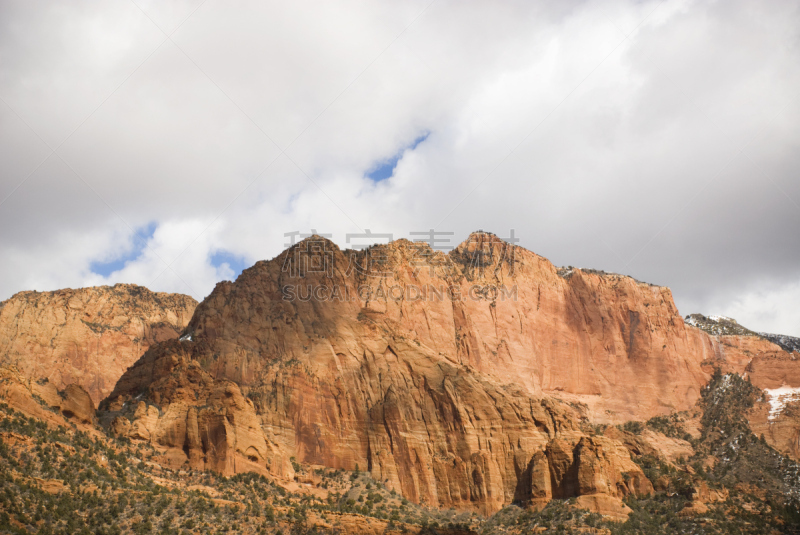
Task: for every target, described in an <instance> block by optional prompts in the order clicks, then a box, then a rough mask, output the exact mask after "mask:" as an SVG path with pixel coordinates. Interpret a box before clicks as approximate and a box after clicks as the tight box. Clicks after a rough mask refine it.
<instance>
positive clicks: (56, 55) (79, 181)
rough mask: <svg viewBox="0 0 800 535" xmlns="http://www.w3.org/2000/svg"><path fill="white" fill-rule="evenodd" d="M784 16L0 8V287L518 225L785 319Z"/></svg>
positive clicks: (592, 7) (680, 289)
mask: <svg viewBox="0 0 800 535" xmlns="http://www.w3.org/2000/svg"><path fill="white" fill-rule="evenodd" d="M798 9H799V8H798V6H797V5H796V4H795V3H792V2H774V3H771V4H770V5H769V6H766V5H763V4H761V3H756V2H743V1H738V2H727V3H725V4H724V5H723V4H722V3H719V2H702V3H701V2H692V1H684V0H681V1H678V0H667V1H665V2H657V1H645V2H621V1H608V2H591V3H586V2H563V3H562V2H559V3H556V4H552V3H551V4H542V5H532V4H531V3H527V2H514V1H509V2H501V3H493V4H492V5H487V4H480V3H472V2H460V3H449V2H443V1H441V0H438V1H435V2H433V3H430V1H428V0H426V1H421V2H405V3H389V4H375V3H370V2H357V1H347V2H339V3H336V4H331V3H326V2H297V3H290V4H271V3H248V2H242V3H238V4H236V5H235V6H224V5H222V4H217V3H213V2H204V3H199V2H172V3H168V4H167V3H163V2H140V1H137V2H136V3H134V2H127V3H124V2H123V3H120V4H102V5H100V4H95V3H89V2H86V3H83V2H63V3H58V2H52V3H47V4H44V3H10V4H4V5H3V6H2V8H0V10H1V11H0V98H2V102H0V161H2V162H3V167H2V169H0V202H2V204H0V254H2V256H3V258H4V262H3V265H2V268H0V275H1V276H0V298H5V297H8V296H9V295H11V294H12V293H14V292H16V291H20V290H23V289H31V288H36V289H40V290H45V289H53V288H58V287H63V286H73V287H74V286H81V285H86V284H105V283H113V282H120V281H124V282H136V283H139V284H144V285H149V286H151V287H152V288H153V289H155V290H163V291H180V292H187V293H191V294H192V295H193V296H194V297H196V298H198V299H200V298H202V297H203V296H204V295H206V294H207V293H208V292H209V291H210V290H211V289H212V288H213V286H214V284H215V283H216V282H217V281H219V280H222V279H225V278H232V277H234V276H236V274H237V273H238V272H239V271H240V270H241V268H242V267H243V266H245V265H249V264H252V263H253V262H255V261H256V260H259V259H263V258H271V257H273V256H275V255H276V254H277V253H278V252H279V251H280V250H281V249H282V248H283V245H284V243H285V242H286V239H287V238H286V237H285V234H286V233H288V232H291V231H303V232H308V231H309V230H310V229H312V228H315V229H318V230H319V231H320V232H327V233H331V234H332V235H333V237H334V239H335V240H336V241H337V242H338V243H339V244H340V245H343V246H344V245H346V235H347V234H348V233H354V232H363V231H365V230H366V229H370V230H371V231H372V232H376V233H377V232H390V233H392V234H393V235H394V236H395V237H398V238H399V237H409V233H410V232H415V231H416V232H419V231H425V230H428V229H430V228H436V229H438V230H444V231H453V232H454V233H455V235H454V237H453V240H454V243H453V244H455V242H457V241H459V240H461V239H464V238H465V237H466V236H467V234H468V233H469V232H470V231H472V230H475V229H477V228H483V229H487V230H492V231H495V232H497V233H498V234H500V235H507V234H508V233H509V231H510V230H511V229H514V230H515V232H516V235H517V236H519V237H520V238H521V242H520V244H521V245H523V246H525V247H527V248H529V249H532V250H534V251H536V252H537V253H539V254H542V255H544V256H546V257H548V258H550V259H551V260H552V261H553V262H555V263H556V264H570V265H581V266H585V267H595V268H600V269H605V270H608V271H617V272H622V273H628V274H631V275H634V276H636V277H637V278H639V279H642V280H648V281H651V282H654V283H658V284H664V285H669V286H671V287H672V288H673V290H674V294H675V296H676V300H677V303H678V306H679V308H680V309H681V312H682V313H690V312H709V313H710V312H714V311H718V310H721V311H723V312H724V313H728V315H731V314H730V313H729V311H730V310H733V309H734V308H735V307H739V308H737V309H736V310H741V311H742V312H741V315H742V318H740V321H742V323H743V324H745V325H746V323H745V321H744V319H743V318H744V317H749V316H748V312H747V310H752V311H763V310H771V311H773V312H770V314H773V315H772V316H770V315H769V314H766V313H762V312H758V314H760V315H759V316H758V317H759V318H761V319H759V320H757V321H758V322H759V325H761V326H760V327H758V328H763V329H764V330H773V331H777V330H778V329H777V328H771V327H770V325H774V326H776V327H780V328H793V327H785V325H786V324H787V323H786V320H785V318H789V317H793V316H792V311H793V310H794V308H795V307H794V306H793V300H792V299H790V296H791V295H794V294H793V293H792V291H793V290H792V289H793V288H795V287H796V285H797V284H800V271H798V269H797V266H798V265H800V247H798V246H797V245H798V244H797V238H796V229H797V228H798V224H800V204H798V203H800V181H797V179H796V176H797V172H798V169H800V151H798V148H799V147H798V144H800V126H798V125H800V121H798V118H800V117H799V116H800V102H798V101H797V99H796V88H797V87H798V86H800V61H798V59H800V58H799V57H798V56H800V53H799V52H798V43H799V42H800V40H799V39H798V29H797V28H800V25H799V24H798V22H800V21H799V20H798V19H799V18H800V13H799V12H798ZM173 32H174V33H173ZM168 35H170V37H169V38H168V37H167V36H168ZM421 136H424V142H419V141H420V140H422V137H421ZM415 140H416V141H415ZM53 149H56V152H55V154H53V153H52V150H53ZM143 229H144V230H143ZM767 287H769V288H772V290H770V291H766V290H764V288H767ZM781 289H784V290H785V291H783V290H781ZM781 296H784V297H781ZM712 308H714V310H711V309H712ZM726 311H728V312H726ZM753 314H756V312H753ZM769 318H772V319H769ZM791 323H792V322H791V321H789V324H791ZM787 334H800V327H798V328H795V330H794V331H793V332H790V333H787Z"/></svg>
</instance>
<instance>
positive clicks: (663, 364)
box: [104, 234, 714, 512]
mask: <svg viewBox="0 0 800 535" xmlns="http://www.w3.org/2000/svg"><path fill="white" fill-rule="evenodd" d="M495 289H500V290H498V292H497V294H495ZM503 289H504V291H505V293H504V294H503V293H502V292H503ZM309 291H310V292H311V295H312V296H313V297H311V298H309ZM187 331H188V332H190V333H191V336H192V340H191V341H188V340H187V341H184V342H170V343H167V344H162V345H160V346H158V347H156V348H153V349H151V350H150V351H149V352H148V353H147V354H146V355H145V356H144V357H143V358H142V359H141V360H140V361H139V362H137V363H136V365H135V366H134V367H132V368H131V369H130V370H129V371H128V372H127V373H126V374H125V375H124V376H123V377H122V379H121V380H120V382H119V383H118V385H117V387H116V389H115V391H114V393H112V395H111V397H110V398H109V400H108V401H107V402H106V403H105V406H104V408H105V409H107V411H108V413H109V418H111V417H114V416H116V419H115V420H114V422H115V423H114V428H115V429H116V430H117V431H118V432H121V433H123V434H128V435H129V436H139V437H145V436H147V437H149V439H150V440H152V441H154V442H155V443H157V444H160V445H162V446H166V447H170V448H172V449H173V453H172V454H171V455H173V456H175V460H176V461H178V462H180V461H181V455H183V461H185V462H190V463H191V464H193V465H195V466H198V467H200V466H203V467H206V468H213V469H221V470H224V471H228V472H229V471H236V470H238V468H237V467H236V466H235V464H236V462H239V463H240V464H241V466H246V464H247V463H252V465H254V466H257V467H261V468H260V469H261V470H270V471H277V472H279V473H281V472H283V471H285V464H286V463H285V459H286V457H288V456H296V457H297V458H298V459H299V460H301V461H303V462H307V463H311V464H323V465H326V466H331V467H343V468H350V469H352V468H353V467H354V466H355V464H359V465H360V466H362V467H365V466H366V467H368V469H369V470H370V472H371V473H372V474H373V476H374V477H376V478H378V479H380V480H385V481H387V482H388V483H389V484H390V485H391V486H392V487H394V488H397V489H398V490H400V491H402V493H403V494H404V495H405V496H407V497H408V498H410V499H412V500H415V501H420V502H427V503H430V504H434V505H439V506H444V507H451V506H454V507H459V508H473V509H477V510H480V511H484V512H489V511H494V510H497V509H498V508H500V507H502V506H503V505H505V504H508V503H510V502H511V501H513V500H523V501H525V500H529V501H533V500H538V499H545V500H546V499H548V498H549V497H552V496H570V495H595V494H602V495H603V496H610V497H614V498H618V497H620V496H624V495H626V494H628V493H630V492H644V493H646V492H649V491H650V490H651V489H650V487H649V482H647V481H646V479H644V478H642V477H640V471H639V470H638V468H636V466H635V465H634V464H633V463H632V462H631V461H630V457H629V455H627V453H624V454H620V453H614V452H625V451H626V450H625V449H624V448H623V447H622V446H621V445H620V444H619V443H618V442H615V441H614V440H612V439H604V440H607V441H608V443H603V444H600V443H596V442H597V440H598V439H595V438H590V437H588V436H586V434H585V433H583V432H582V431H581V430H580V428H579V427H578V425H577V423H578V422H579V421H580V420H581V414H580V412H579V411H576V410H575V409H573V408H571V407H569V406H567V405H565V404H563V403H560V402H557V401H555V400H553V399H551V398H550V397H549V396H550V394H557V395H562V396H564V397H568V396H573V397H575V396H577V397H579V398H580V399H581V400H587V401H589V402H591V403H592V406H593V408H594V409H595V410H594V413H595V414H600V415H601V416H602V417H604V418H605V419H607V420H618V421H619V420H624V419H629V418H631V417H633V418H642V417H647V416H650V415H653V414H659V413H663V412H668V411H670V410H675V409H678V410H680V409H686V408H689V407H691V406H692V405H693V404H694V402H695V401H696V399H697V397H698V393H699V390H700V387H701V385H702V384H703V383H704V382H705V381H706V378H707V372H706V371H705V370H704V368H703V362H704V361H706V360H709V359H712V358H713V357H714V352H713V343H712V341H711V339H710V337H709V336H708V335H706V334H705V333H704V332H702V331H700V330H699V329H696V328H687V327H686V326H685V325H684V322H683V320H682V318H681V317H680V316H679V315H678V313H677V310H676V308H675V306H674V303H673V302H672V297H671V294H670V292H669V290H668V289H666V288H660V287H656V286H652V285H648V284H643V283H640V282H637V281H635V280H633V279H631V278H629V277H621V276H617V275H607V274H600V273H594V272H584V271H580V270H575V271H572V272H568V273H567V272H559V270H557V269H556V268H555V267H554V266H553V265H552V264H551V263H550V262H548V261H547V260H546V259H544V258H541V257H539V256H537V255H535V254H533V253H531V252H529V251H526V250H524V249H521V248H518V247H512V246H509V245H507V244H506V243H504V242H502V241H501V240H498V239H497V238H495V237H493V236H491V235H488V234H475V235H473V236H472V237H471V239H470V240H468V241H467V242H465V243H464V244H462V245H461V246H460V247H458V248H457V249H456V250H455V251H453V252H452V253H450V254H449V255H443V254H441V253H435V252H433V251H431V250H430V248H428V247H427V246H425V245H418V244H412V243H409V242H407V241H398V242H394V243H392V244H389V245H387V246H376V247H373V248H372V249H370V250H369V251H366V252H364V251H362V252H354V251H344V252H343V251H340V250H339V249H338V248H337V247H336V246H335V245H334V244H332V243H331V242H328V241H325V240H321V239H309V240H306V241H304V242H302V243H301V244H298V245H297V246H295V247H294V248H293V249H290V250H288V251H286V252H284V253H283V254H281V255H280V256H279V257H277V258H276V259H274V260H272V261H270V262H259V263H257V264H256V265H255V266H254V267H252V268H250V269H248V270H245V272H243V274H242V275H241V276H240V277H239V279H238V280H237V281H236V282H235V283H228V282H225V283H221V284H219V285H218V286H217V288H216V289H215V290H214V292H213V293H212V294H211V295H210V296H209V297H208V298H207V299H206V300H205V301H204V302H203V303H201V304H200V305H199V306H198V309H197V311H196V313H195V316H194V317H193V319H192V321H191V322H190V325H189V327H188V328H187ZM222 393H224V395H223V394H222ZM235 400H240V401H235ZM151 407H152V409H151ZM237 421H238V422H244V423H242V424H241V425H239V424H237V423H236V422H237ZM254 422H257V423H254ZM259 427H260V429H261V430H262V433H261V434H259V433H258V428H259ZM145 430H146V431H145ZM587 441H589V442H587ZM592 441H595V442H592ZM181 452H182V453H181ZM559 452H560V453H559ZM581 452H583V453H581ZM590 452H592V453H590ZM590 457H591V459H596V460H590ZM626 458H627V461H625V459H626ZM601 459H606V461H603V460H601ZM609 459H614V460H613V461H611V460H609ZM581 466H583V467H584V468H583V469H581ZM588 466H594V467H596V468H597V469H596V470H595V469H594V468H593V469H588V468H586V467H588ZM603 466H607V467H608V468H601V467H603ZM581 470H583V472H581ZM581 473H583V474H584V475H583V476H580V475H579V474H581ZM592 474H593V475H592ZM622 474H627V475H626V476H625V477H623V476H622ZM595 476H596V477H595ZM587 478H588V479H587ZM581 481H583V482H582V483H581ZM600 501H602V500H600Z"/></svg>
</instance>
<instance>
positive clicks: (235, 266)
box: [211, 249, 247, 279]
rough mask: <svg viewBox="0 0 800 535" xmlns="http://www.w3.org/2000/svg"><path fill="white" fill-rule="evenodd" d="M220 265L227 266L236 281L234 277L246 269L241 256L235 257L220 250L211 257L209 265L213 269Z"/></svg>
mask: <svg viewBox="0 0 800 535" xmlns="http://www.w3.org/2000/svg"><path fill="white" fill-rule="evenodd" d="M222 264H228V267H229V268H231V270H232V271H233V278H234V279H236V277H238V276H239V275H240V274H241V273H242V270H243V269H244V268H246V267H247V263H246V262H245V259H244V257H243V256H237V255H235V254H233V253H231V252H230V251H226V250H224V249H220V250H219V251H217V252H216V253H214V254H213V255H211V265H212V266H214V267H215V268H219V267H220V266H222Z"/></svg>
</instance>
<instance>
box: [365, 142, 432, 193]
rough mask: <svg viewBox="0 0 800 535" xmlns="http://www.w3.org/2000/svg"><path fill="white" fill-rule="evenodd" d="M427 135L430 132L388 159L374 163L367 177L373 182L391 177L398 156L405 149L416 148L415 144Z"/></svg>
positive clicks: (399, 156)
mask: <svg viewBox="0 0 800 535" xmlns="http://www.w3.org/2000/svg"><path fill="white" fill-rule="evenodd" d="M429 135H431V133H430V132H425V133H424V134H422V135H421V136H419V137H418V138H417V139H415V140H414V142H413V143H411V145H408V146H406V147H403V148H402V149H400V151H399V152H398V153H397V154H395V155H394V156H392V157H391V158H389V159H388V160H383V161H381V162H378V164H377V165H375V167H374V168H373V169H372V170H371V171H370V172H368V173H367V178H369V179H370V180H372V181H373V182H381V181H382V180H386V179H387V178H391V177H392V175H393V174H394V168H395V167H397V162H399V161H400V158H402V157H403V154H405V152H406V151H407V150H414V149H416V148H417V145H419V144H420V143H422V142H423V141H425V140H426V139H428V136H429Z"/></svg>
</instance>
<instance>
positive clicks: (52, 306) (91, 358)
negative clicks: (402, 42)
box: [0, 284, 197, 404]
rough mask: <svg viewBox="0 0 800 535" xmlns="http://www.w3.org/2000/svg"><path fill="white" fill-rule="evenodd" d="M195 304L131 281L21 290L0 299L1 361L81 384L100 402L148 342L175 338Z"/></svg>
mask: <svg viewBox="0 0 800 535" xmlns="http://www.w3.org/2000/svg"><path fill="white" fill-rule="evenodd" d="M196 305H197V302H196V301H195V300H194V299H192V298H191V297H188V296H185V295H179V294H166V293H155V292H151V291H150V290H148V289H147V288H143V287H141V286H135V285H130V284H117V285H116V286H113V287H108V286H103V287H97V288H81V289H78V290H69V289H67V290H58V291H55V292H21V293H18V294H16V295H14V296H13V297H11V298H10V299H8V300H7V301H4V302H2V303H0V365H5V366H8V365H11V366H14V367H16V368H17V369H18V370H20V371H21V373H22V374H23V375H24V376H25V377H26V378H27V379H42V378H47V379H48V380H49V381H50V382H51V383H52V384H53V385H55V386H56V387H57V388H58V389H63V388H65V387H66V386H67V385H68V384H73V383H74V384H76V385H80V386H81V387H82V388H84V389H85V390H86V391H87V392H89V394H90V395H91V397H92V399H93V400H94V403H95V404H96V403H99V402H100V400H102V399H103V398H104V397H105V396H107V395H108V394H109V393H110V392H111V390H112V389H113V388H114V385H115V384H116V382H117V379H119V377H120V376H121V375H122V374H123V372H124V371H125V370H126V369H127V368H128V366H130V365H131V364H133V363H134V362H136V360H137V359H138V358H139V357H140V356H141V355H142V354H143V353H144V352H145V351H146V350H147V348H148V347H150V346H151V345H153V344H155V343H158V342H162V341H165V340H169V339H171V338H176V337H177V336H178V335H179V333H180V332H181V331H182V330H183V328H184V327H185V326H186V324H187V323H188V322H189V319H190V318H191V316H192V313H193V312H194V308H195V306H196Z"/></svg>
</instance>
